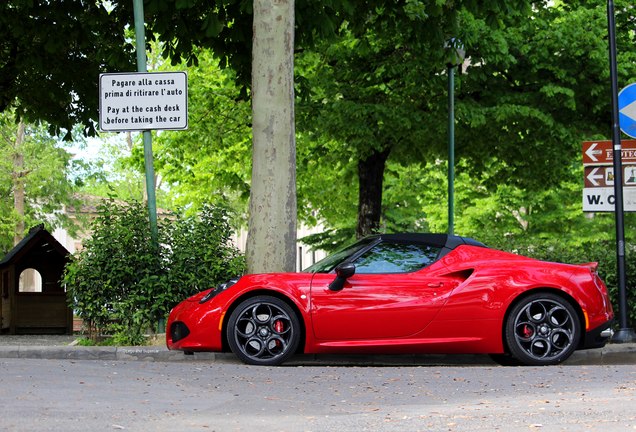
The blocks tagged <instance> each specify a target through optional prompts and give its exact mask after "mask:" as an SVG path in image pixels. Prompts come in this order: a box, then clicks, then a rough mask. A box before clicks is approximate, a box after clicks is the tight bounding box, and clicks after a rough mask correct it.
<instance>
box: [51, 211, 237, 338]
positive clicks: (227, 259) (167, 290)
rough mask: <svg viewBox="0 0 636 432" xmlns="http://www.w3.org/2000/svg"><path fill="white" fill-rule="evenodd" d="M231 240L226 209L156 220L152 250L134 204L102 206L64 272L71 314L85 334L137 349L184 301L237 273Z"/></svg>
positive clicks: (145, 223)
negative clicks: (102, 335) (157, 230)
mask: <svg viewBox="0 0 636 432" xmlns="http://www.w3.org/2000/svg"><path fill="white" fill-rule="evenodd" d="M230 233H231V231H230V229H229V226H228V224H227V215H226V213H225V210H223V209H221V208H212V207H209V208H207V207H206V208H205V209H204V211H203V212H202V213H201V215H200V216H199V217H191V218H182V217H178V216H175V217H174V218H173V219H164V220H162V223H161V226H160V233H159V234H160V246H159V250H157V248H156V247H155V246H153V243H152V241H151V238H150V229H149V222H148V217H147V212H146V209H145V208H144V207H143V206H142V205H141V204H140V203H138V202H133V203H131V204H118V203H116V202H114V201H113V200H107V201H104V202H103V203H102V204H100V205H99V207H98V217H97V218H96V219H95V221H94V222H93V226H92V236H91V237H90V238H89V239H88V240H87V241H85V243H84V248H83V249H82V250H80V251H79V252H78V253H76V254H75V256H74V259H73V261H72V262H71V263H70V264H69V265H68V266H67V267H66V270H65V275H64V282H65V283H66V284H67V289H68V292H69V298H70V299H71V302H72V307H73V308H74V310H75V311H76V313H77V314H78V315H79V316H80V317H82V318H83V319H84V320H85V322H87V324H88V325H89V327H90V328H91V329H92V330H94V329H98V330H99V331H102V332H109V333H114V334H115V338H116V340H117V341H118V343H121V344H139V343H141V342H143V340H144V336H143V335H144V333H145V332H146V331H147V330H148V329H150V328H152V327H153V325H154V324H155V323H156V322H157V321H158V320H160V319H162V318H165V317H166V315H167V313H168V312H169V310H170V309H171V308H172V307H173V306H174V305H175V304H176V303H178V302H179V301H181V300H183V298H184V297H187V296H189V295H192V294H194V293H195V292H197V291H199V290H202V289H203V288H206V287H209V286H212V285H215V284H217V283H219V282H221V281H223V280H225V279H227V278H229V277H232V276H236V275H238V274H240V273H241V272H242V270H243V261H242V257H241V256H240V255H239V254H238V252H237V251H236V250H235V249H234V248H233V247H231V246H229V245H228V239H229V237H228V236H229V235H230ZM92 336H93V337H96V336H97V335H96V334H93V335H92Z"/></svg>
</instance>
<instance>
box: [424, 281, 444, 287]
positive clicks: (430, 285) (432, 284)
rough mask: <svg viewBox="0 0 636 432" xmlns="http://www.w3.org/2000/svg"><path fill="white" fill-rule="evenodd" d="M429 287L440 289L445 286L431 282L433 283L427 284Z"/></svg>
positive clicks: (441, 283)
mask: <svg viewBox="0 0 636 432" xmlns="http://www.w3.org/2000/svg"><path fill="white" fill-rule="evenodd" d="M427 286H428V287H429V288H439V287H442V286H444V282H431V283H429V284H427Z"/></svg>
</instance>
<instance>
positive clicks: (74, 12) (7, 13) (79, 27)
mask: <svg viewBox="0 0 636 432" xmlns="http://www.w3.org/2000/svg"><path fill="white" fill-rule="evenodd" d="M108 3H110V2H104V1H93V2H86V1H83V0H59V1H55V2H50V1H33V0H6V1H2V2H0V89H1V90H0V112H3V111H5V110H6V109H7V108H9V107H14V108H15V109H16V112H17V115H18V117H20V118H24V119H25V120H26V121H28V122H31V123H35V122H37V121H40V120H44V121H47V122H48V124H49V125H50V127H49V129H50V131H52V132H56V133H60V132H65V133H66V134H67V138H70V135H71V131H72V130H73V127H74V126H75V125H76V124H80V123H81V124H83V125H84V126H85V132H86V133H90V134H94V133H95V129H94V124H95V123H94V122H93V121H94V120H95V119H96V118H97V105H98V91H97V77H98V75H99V73H101V72H113V71H121V70H133V68H132V65H133V59H134V52H133V46H132V44H131V43H130V40H127V39H126V37H125V26H124V23H122V22H121V21H118V20H116V19H114V18H115V16H116V14H113V15H111V14H110V13H109V11H108V10H107V9H106V5H107V4H108ZM127 22H132V14H131V15H130V19H129V21H127Z"/></svg>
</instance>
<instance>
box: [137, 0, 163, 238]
mask: <svg viewBox="0 0 636 432" xmlns="http://www.w3.org/2000/svg"><path fill="white" fill-rule="evenodd" d="M133 7H134V14H135V38H136V41H137V72H148V69H147V66H146V31H145V26H144V3H143V0H133ZM143 140H144V163H145V171H146V193H147V194H148V216H149V219H150V236H151V238H152V242H153V244H154V245H155V246H156V245H157V244H158V233H157V231H158V230H157V198H156V195H155V168H154V161H153V156H152V132H151V131H149V130H147V131H144V132H143Z"/></svg>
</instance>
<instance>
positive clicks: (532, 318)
mask: <svg viewBox="0 0 636 432" xmlns="http://www.w3.org/2000/svg"><path fill="white" fill-rule="evenodd" d="M505 338H506V342H507V345H508V348H509V349H510V354H511V355H512V357H513V358H514V359H516V360H518V361H519V363H521V364H524V365H528V366H546V365H554V364H558V363H561V362H563V361H564V360H566V359H567V358H568V357H570V355H572V353H573V352H574V351H575V350H576V348H577V346H578V344H579V340H580V339H581V324H580V321H579V318H578V316H577V314H576V311H575V310H574V307H573V306H572V305H571V304H570V303H569V302H568V301H567V300H566V299H564V298H563V297H561V296H559V295H556V294H553V293H548V292H544V293H537V294H533V295H530V296H528V297H526V298H525V299H523V300H522V301H521V302H519V303H518V304H517V305H515V306H514V308H513V309H512V310H511V311H510V314H509V316H508V319H507V321H506V327H505Z"/></svg>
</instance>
